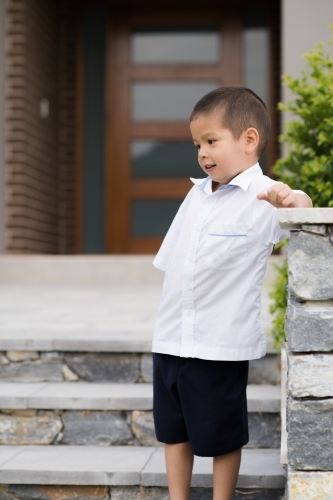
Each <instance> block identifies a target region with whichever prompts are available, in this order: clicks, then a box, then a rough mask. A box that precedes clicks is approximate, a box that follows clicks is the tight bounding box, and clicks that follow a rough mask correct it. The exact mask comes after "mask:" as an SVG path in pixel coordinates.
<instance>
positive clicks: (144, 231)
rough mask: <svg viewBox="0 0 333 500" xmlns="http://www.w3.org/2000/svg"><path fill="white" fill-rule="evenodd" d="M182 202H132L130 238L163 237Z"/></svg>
mask: <svg viewBox="0 0 333 500" xmlns="http://www.w3.org/2000/svg"><path fill="white" fill-rule="evenodd" d="M181 203H182V200H134V201H132V236H146V237H147V236H164V235H165V234H166V233H167V231H168V229H169V227H170V224H171V222H172V220H173V218H174V216H175V215H176V213H177V210H178V209H179V207H180V205H181Z"/></svg>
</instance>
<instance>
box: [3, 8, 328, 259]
mask: <svg viewBox="0 0 333 500" xmlns="http://www.w3.org/2000/svg"><path fill="white" fill-rule="evenodd" d="M332 22H333V3H332V1H331V0H317V1H316V2H315V1H314V0H281V1H280V0H270V1H269V2H268V1H267V0H266V1H265V0H252V1H251V0H235V1H234V2H232V5H231V3H230V2H228V1H227V0H219V1H217V0H216V1H215V0H212V1H211V2H210V4H209V9H207V6H205V5H203V4H202V2H200V1H197V0H192V1H191V2H189V1H188V0H178V1H176V0H169V1H168V2H167V1H164V0H160V1H159V2H158V3H157V2H152V1H150V0H140V1H137V0H136V1H135V0H99V1H97V0H95V1H93V0H90V1H89V0H87V1H83V0H81V1H79V0H7V1H5V0H1V1H0V34H1V38H2V40H3V44H1V48H0V51H1V52H0V109H1V111H0V117H1V128H2V130H3V133H1V134H0V197H1V204H0V250H1V252H2V253H19V254H20V253H47V254H82V253H85V254H115V253H125V254H126V253H153V252H155V251H156V250H157V248H158V246H159V244H160V242H161V240H162V238H163V234H165V231H166V229H167V227H168V225H169V223H170V221H171V220H172V218H173V216H174V214H175V212H176V211H177V209H178V207H179V205H180V203H181V200H182V198H183V197H184V196H185V194H186V192H187V191H188V189H189V188H190V186H191V183H190V181H189V180H188V178H189V177H190V176H193V177H200V176H201V173H200V170H199V167H198V166H197V162H196V151H195V148H194V146H193V144H192V143H191V137H190V134H189V127H188V116H189V114H190V112H191V109H192V107H193V105H194V104H195V102H196V101H197V100H198V99H199V98H200V97H201V96H202V95H203V94H204V93H206V92H208V91H209V90H211V89H213V88H216V87H217V86H219V85H222V84H241V85H247V86H249V87H250V88H252V89H253V90H254V91H256V92H257V93H258V94H259V95H260V96H261V97H262V99H263V100H264V101H265V102H266V104H267V106H268V107H269V109H270V112H271V116H272V132H271V137H270V141H269V147H268V149H267V152H266V154H265V155H264V157H263V158H261V165H262V167H263V169H264V170H265V171H266V172H267V173H269V172H270V169H271V166H272V165H273V163H274V161H275V159H276V158H277V157H278V156H279V155H280V151H279V145H278V140H277V138H278V134H279V132H280V130H281V123H280V122H281V120H280V116H279V113H278V112H277V110H276V105H277V102H279V101H280V100H281V99H283V100H286V99H288V94H287V93H286V90H285V89H281V80H280V75H281V73H291V74H293V75H295V76H296V75H297V74H299V71H300V70H301V68H302V66H303V65H304V60H303V59H302V54H303V53H304V52H306V51H307V50H309V49H311V48H312V46H313V45H314V43H315V42H318V41H326V40H328V39H329V38H330V35H331V32H330V31H329V29H328V26H329V24H330V23H332Z"/></svg>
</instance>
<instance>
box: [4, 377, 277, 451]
mask: <svg viewBox="0 0 333 500" xmlns="http://www.w3.org/2000/svg"><path fill="white" fill-rule="evenodd" d="M247 392H248V408H249V433H250V441H249V443H248V445H247V447H248V448H277V447H279V446H280V427H281V420H280V387H278V386H261V385H259V386H251V385H250V386H248V391H247ZM152 407H153V388H152V385H151V384H89V383H84V382H79V383H70V382H67V383H65V382H62V383H47V384H29V383H25V384H23V383H22V384H19V383H0V444H2V445H42V444H43V445H49V444H53V445H57V444H64V445H85V446H88V445H99V446H116V445H130V446H135V445H142V446H156V445H160V443H158V442H157V440H156V437H155V428H154V419H153V412H152Z"/></svg>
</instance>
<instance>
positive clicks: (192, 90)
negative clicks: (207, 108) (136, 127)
mask: <svg viewBox="0 0 333 500" xmlns="http://www.w3.org/2000/svg"><path fill="white" fill-rule="evenodd" d="M216 87H218V84H217V83H216V82H205V83H194V82H193V83H188V82H184V83H183V82H181V83H178V82H171V83H160V82H158V83H141V82H140V83H134V84H133V85H132V118H133V120H135V121H187V120H188V119H189V117H190V114H191V112H192V109H193V108H194V106H195V104H196V103H197V101H198V100H199V99H200V98H201V97H202V96H203V95H205V94H207V93H208V92H210V91H211V90H213V89H215V88H216Z"/></svg>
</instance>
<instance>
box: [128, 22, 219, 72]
mask: <svg viewBox="0 0 333 500" xmlns="http://www.w3.org/2000/svg"><path fill="white" fill-rule="evenodd" d="M219 41H220V40H219V33H218V29H217V28H210V29H209V28H206V29H204V30H202V29H201V30H195V29H193V30H176V29H174V30H173V29H169V30H157V29H156V30H154V29H147V30H145V29H141V30H140V29H138V30H135V31H134V32H133V33H132V37H131V54H132V61H133V62H134V63H137V64H142V63H145V64H163V63H184V64H191V63H201V64H207V63H216V62H218V60H219Z"/></svg>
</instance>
